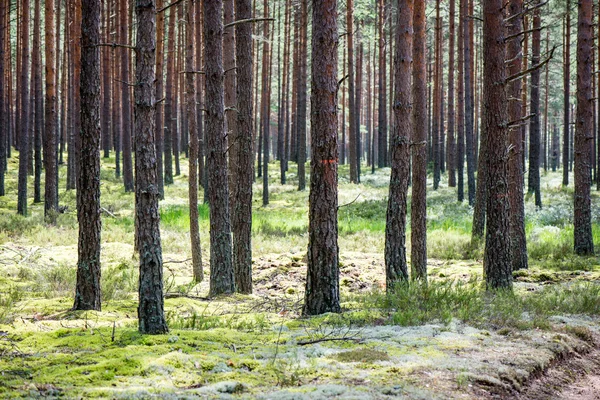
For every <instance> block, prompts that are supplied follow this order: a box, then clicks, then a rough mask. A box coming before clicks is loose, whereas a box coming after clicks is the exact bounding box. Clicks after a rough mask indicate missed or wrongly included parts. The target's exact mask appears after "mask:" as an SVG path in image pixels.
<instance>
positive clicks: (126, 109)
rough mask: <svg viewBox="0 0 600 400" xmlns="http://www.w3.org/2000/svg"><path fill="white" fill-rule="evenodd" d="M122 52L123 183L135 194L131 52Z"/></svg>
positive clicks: (123, 30) (122, 27)
mask: <svg viewBox="0 0 600 400" xmlns="http://www.w3.org/2000/svg"><path fill="white" fill-rule="evenodd" d="M128 4H129V0H121V3H120V5H121V8H120V9H119V17H120V22H119V36H120V38H121V42H122V43H127V42H128V27H129V23H128V18H127V16H128V15H129V14H128V13H129V6H128ZM120 50H121V79H120V80H121V82H120V83H121V116H122V123H121V142H122V143H123V183H124V185H125V191H126V192H133V164H132V155H131V152H132V147H131V107H130V104H131V90H130V88H129V85H130V83H129V81H130V73H129V64H130V62H131V61H130V59H129V52H130V50H129V49H128V48H122V49H120Z"/></svg>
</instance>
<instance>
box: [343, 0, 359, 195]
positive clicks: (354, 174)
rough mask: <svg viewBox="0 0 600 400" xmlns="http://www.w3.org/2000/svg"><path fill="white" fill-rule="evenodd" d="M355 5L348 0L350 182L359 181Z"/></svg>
mask: <svg viewBox="0 0 600 400" xmlns="http://www.w3.org/2000/svg"><path fill="white" fill-rule="evenodd" d="M353 8H354V5H353V3H352V0H347V1H346V39H347V42H346V43H347V46H348V78H347V79H348V115H349V117H350V118H349V119H350V121H349V132H348V133H349V134H348V146H349V157H350V159H349V162H348V164H350V182H351V183H358V169H357V166H356V160H357V155H356V133H357V129H356V114H357V111H358V110H357V108H356V105H355V104H356V93H355V90H354V32H353V31H354V17H353V15H352V13H353V11H354V10H353Z"/></svg>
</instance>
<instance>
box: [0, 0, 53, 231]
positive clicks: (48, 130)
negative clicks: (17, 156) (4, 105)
mask: <svg viewBox="0 0 600 400" xmlns="http://www.w3.org/2000/svg"><path fill="white" fill-rule="evenodd" d="M44 4H45V10H44V11H45V18H46V19H45V39H46V44H45V57H46V102H45V108H46V110H45V119H44V122H45V126H44V168H45V170H46V172H45V174H46V177H45V183H44V184H45V186H44V216H45V218H46V220H47V221H48V222H51V223H54V222H55V221H56V214H57V213H58V159H57V155H58V154H57V147H56V145H57V132H58V131H57V129H56V128H57V121H58V118H57V112H56V110H57V107H56V104H57V100H56V84H57V78H56V53H55V49H56V47H55V36H56V35H55V30H54V28H55V22H54V4H55V3H54V0H45V3H44ZM0 75H1V74H0Z"/></svg>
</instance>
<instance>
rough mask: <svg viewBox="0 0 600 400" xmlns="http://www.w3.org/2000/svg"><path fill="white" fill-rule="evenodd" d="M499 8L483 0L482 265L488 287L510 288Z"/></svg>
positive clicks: (494, 1)
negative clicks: (484, 201)
mask: <svg viewBox="0 0 600 400" xmlns="http://www.w3.org/2000/svg"><path fill="white" fill-rule="evenodd" d="M503 8H504V4H503V1H502V0H487V1H485V2H484V3H483V108H484V114H483V121H482V129H483V132H486V134H487V136H488V138H487V150H488V151H487V154H486V156H485V157H486V159H487V179H488V181H487V187H488V196H487V224H486V225H487V226H486V228H487V229H486V236H485V253H484V259H483V267H484V275H485V281H486V287H487V288H488V289H498V288H512V267H511V251H510V250H511V243H510V226H509V221H510V220H509V209H510V205H509V201H508V164H507V163H506V157H507V155H508V151H509V141H508V138H509V132H508V127H507V123H508V107H507V106H508V98H507V95H506V83H505V80H506V65H505V60H506V46H505V44H504V37H505V36H506V35H505V27H504V13H503ZM466 61H467V60H465V64H467V62H466ZM466 89H467V88H466V87H465V90H466ZM467 96H468V93H467ZM482 156H483V155H482Z"/></svg>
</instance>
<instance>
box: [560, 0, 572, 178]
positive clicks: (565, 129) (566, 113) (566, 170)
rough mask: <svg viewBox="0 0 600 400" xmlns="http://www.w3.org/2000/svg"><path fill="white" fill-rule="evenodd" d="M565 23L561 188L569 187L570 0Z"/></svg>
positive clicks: (568, 0)
mask: <svg viewBox="0 0 600 400" xmlns="http://www.w3.org/2000/svg"><path fill="white" fill-rule="evenodd" d="M565 10H566V15H567V22H566V25H565V35H564V36H565V46H564V53H563V57H564V64H563V65H564V70H563V88H564V109H563V110H564V115H563V118H564V125H563V180H562V184H563V186H568V185H569V158H570V157H569V153H570V151H569V148H570V140H569V136H570V135H569V132H570V131H571V122H570V120H571V118H570V116H571V115H570V114H571V100H570V95H571V0H567V4H566V8H565Z"/></svg>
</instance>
